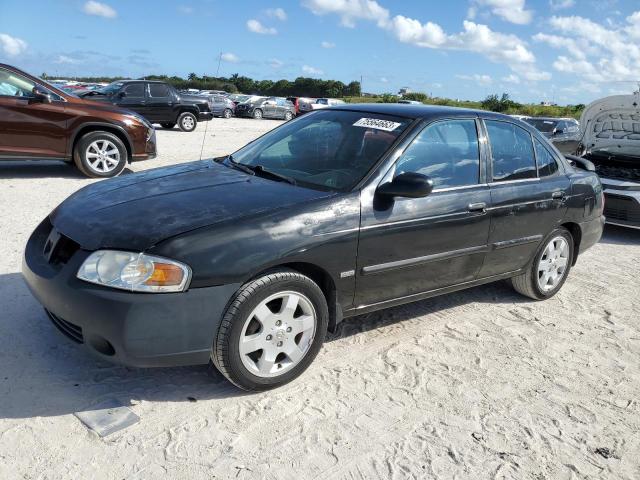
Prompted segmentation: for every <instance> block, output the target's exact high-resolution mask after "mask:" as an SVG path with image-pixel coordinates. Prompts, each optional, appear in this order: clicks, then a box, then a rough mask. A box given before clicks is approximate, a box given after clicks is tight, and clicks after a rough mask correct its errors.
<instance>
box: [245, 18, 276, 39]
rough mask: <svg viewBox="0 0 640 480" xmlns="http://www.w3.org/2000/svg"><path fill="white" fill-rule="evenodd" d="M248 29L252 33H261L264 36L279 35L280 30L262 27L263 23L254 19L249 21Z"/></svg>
mask: <svg viewBox="0 0 640 480" xmlns="http://www.w3.org/2000/svg"><path fill="white" fill-rule="evenodd" d="M247 28H248V29H249V31H250V32H253V33H260V34H262V35H275V34H277V33H278V30H276V29H275V28H273V27H265V26H264V25H262V23H260V22H259V21H258V20H255V19H253V18H252V19H251V20H247Z"/></svg>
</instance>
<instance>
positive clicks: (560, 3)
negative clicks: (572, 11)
mask: <svg viewBox="0 0 640 480" xmlns="http://www.w3.org/2000/svg"><path fill="white" fill-rule="evenodd" d="M575 4H576V2H575V0H549V6H550V7H551V10H564V9H565V8H571V7H573V6H574V5H575Z"/></svg>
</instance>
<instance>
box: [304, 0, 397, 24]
mask: <svg viewBox="0 0 640 480" xmlns="http://www.w3.org/2000/svg"><path fill="white" fill-rule="evenodd" d="M302 4H303V5H304V6H305V7H307V8H308V9H309V10H311V11H312V12H313V13H314V14H315V15H327V14H331V13H333V14H336V15H339V16H340V23H341V24H342V26H344V27H350V28H353V27H355V25H356V20H371V21H374V22H377V23H378V25H383V24H384V23H386V21H387V19H388V18H389V10H387V9H386V8H383V7H381V6H380V5H379V4H378V2H376V1H374V0H304V1H303V2H302Z"/></svg>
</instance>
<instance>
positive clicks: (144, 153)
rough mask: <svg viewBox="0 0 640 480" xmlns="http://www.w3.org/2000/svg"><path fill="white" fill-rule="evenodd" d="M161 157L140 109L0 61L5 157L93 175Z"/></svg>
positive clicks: (1, 152)
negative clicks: (84, 94)
mask: <svg viewBox="0 0 640 480" xmlns="http://www.w3.org/2000/svg"><path fill="white" fill-rule="evenodd" d="M155 156H156V132H155V130H154V129H153V126H152V125H151V124H150V123H149V122H148V121H147V120H145V119H144V118H143V117H142V116H140V115H138V114H137V113H134V112H132V111H128V110H124V109H122V108H118V107H115V106H113V105H107V104H103V103H99V102H92V101H89V100H84V99H81V98H79V97H77V96H75V95H73V94H70V93H67V92H65V91H63V90H61V89H59V88H57V87H54V86H53V85H50V84H48V83H47V82H45V81H44V80H41V79H39V78H36V77H34V76H32V75H29V74H28V73H26V72H23V71H22V70H19V69H17V68H15V67H11V66H10V65H4V64H0V159H5V160H7V159H8V160H21V159H24V160H63V161H65V162H68V163H71V162H75V165H76V166H77V167H78V169H79V170H80V171H81V172H82V173H84V174H85V175H87V176H89V177H113V176H115V175H118V174H119V173H120V172H122V170H124V168H125V167H126V165H127V163H129V162H132V161H137V160H147V159H150V158H154V157H155ZM4 208H10V206H9V205H5V206H4Z"/></svg>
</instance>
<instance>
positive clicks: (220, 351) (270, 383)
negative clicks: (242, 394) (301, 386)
mask: <svg viewBox="0 0 640 480" xmlns="http://www.w3.org/2000/svg"><path fill="white" fill-rule="evenodd" d="M284 291H293V292H298V293H301V294H303V295H304V296H306V298H308V299H309V300H310V301H311V303H312V304H313V307H314V309H315V312H316V328H315V334H314V337H313V340H312V343H311V345H310V347H309V350H308V351H307V352H306V354H305V355H304V357H302V359H301V360H300V363H298V364H297V365H295V366H294V367H292V368H291V369H289V370H287V371H286V372H285V373H283V374H281V375H279V376H273V377H260V376H256V375H254V374H252V373H251V372H250V371H249V370H248V369H247V367H245V365H244V364H243V362H242V359H241V356H240V355H241V354H240V351H239V342H240V336H241V335H242V331H243V327H244V324H245V320H246V319H247V317H248V316H249V315H250V314H251V312H252V311H253V309H254V308H256V306H258V305H259V304H260V302H262V301H263V300H264V299H266V298H267V297H269V296H271V295H274V294H277V293H278V292H284ZM328 322H329V311H328V308H327V302H326V299H325V297H324V294H323V293H322V290H321V289H320V287H318V285H316V283H315V282H314V281H313V280H311V279H310V278H309V277H307V276H305V275H302V274H301V273H298V272H296V271H294V270H289V269H280V270H274V271H271V272H267V273H266V274H265V275H263V276H261V277H259V278H257V279H255V280H252V281H250V282H248V283H246V284H245V285H243V286H242V287H241V288H240V290H238V292H237V293H236V295H235V297H234V298H233V300H232V301H231V303H230V304H229V306H228V307H227V310H226V313H225V314H224V317H223V318H222V322H221V323H220V327H219V329H218V332H217V334H216V336H215V338H214V341H213V348H212V355H211V359H212V361H213V363H214V365H215V366H216V368H217V369H218V370H219V371H220V372H221V373H222V374H223V375H224V376H225V377H226V378H227V379H229V381H230V382H231V383H233V384H234V385H236V386H238V387H239V388H241V389H243V390H248V391H262V390H269V389H272V388H276V387H279V386H281V385H284V384H286V383H288V382H290V381H292V380H293V379H295V378H296V377H298V376H299V375H301V374H302V372H304V371H305V370H306V369H307V367H309V365H310V364H311V362H312V361H313V359H314V358H315V357H316V355H317V354H318V352H319V351H320V348H321V346H322V343H323V342H324V338H325V335H326V332H327V326H328Z"/></svg>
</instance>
